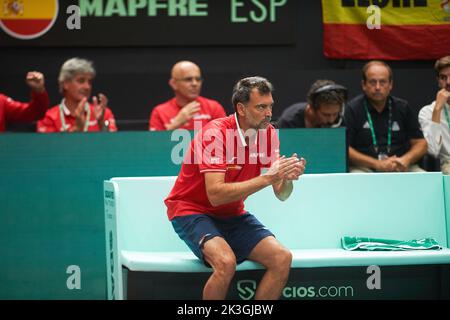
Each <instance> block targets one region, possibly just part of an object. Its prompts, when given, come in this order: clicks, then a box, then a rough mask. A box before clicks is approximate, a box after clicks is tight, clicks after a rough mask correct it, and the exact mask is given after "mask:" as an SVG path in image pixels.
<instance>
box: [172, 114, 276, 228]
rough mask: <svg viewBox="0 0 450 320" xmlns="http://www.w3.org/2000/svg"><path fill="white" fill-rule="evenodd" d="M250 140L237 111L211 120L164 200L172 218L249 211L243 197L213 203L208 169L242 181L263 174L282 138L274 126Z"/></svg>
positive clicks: (232, 214) (195, 138)
mask: <svg viewBox="0 0 450 320" xmlns="http://www.w3.org/2000/svg"><path fill="white" fill-rule="evenodd" d="M253 137H256V139H255V138H253V139H251V141H249V142H248V143H247V142H246V139H244V136H243V134H242V131H241V129H240V128H239V124H238V122H237V120H236V118H235V115H231V116H228V117H226V118H221V119H216V120H214V121H211V122H210V123H208V124H207V125H206V126H205V127H203V129H202V130H201V131H199V132H198V134H196V136H195V137H194V139H193V140H192V142H191V144H190V147H189V150H188V152H187V153H186V156H185V158H184V160H183V164H182V166H181V171H180V174H179V175H178V178H177V180H176V182H175V185H174V187H173V189H172V191H171V192H170V194H169V196H168V197H167V198H166V200H165V201H164V202H165V204H166V206H167V215H168V217H169V220H172V219H173V218H174V217H177V216H185V215H189V214H198V213H203V214H205V213H208V214H215V215H219V216H222V217H229V216H238V215H241V214H243V213H245V210H244V200H245V198H244V197H243V198H242V199H241V200H239V201H235V202H232V203H227V204H223V205H220V206H216V207H214V206H212V205H211V203H210V202H209V200H208V196H207V194H206V187H205V177H204V173H205V172H224V173H225V182H226V183H229V182H240V181H246V180H250V179H253V178H255V177H257V176H259V175H260V174H261V169H262V168H269V167H270V166H271V164H272V162H273V161H274V160H275V159H277V158H278V156H279V140H278V136H277V132H276V130H275V129H274V127H272V126H269V127H268V128H267V129H266V130H260V131H259V132H258V133H257V135H255V136H253Z"/></svg>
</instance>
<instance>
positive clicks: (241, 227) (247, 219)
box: [172, 213, 274, 267]
mask: <svg viewBox="0 0 450 320" xmlns="http://www.w3.org/2000/svg"><path fill="white" fill-rule="evenodd" d="M172 226H173V228H174V229H175V231H176V233H177V234H178V236H179V237H180V238H181V239H182V240H183V241H184V242H185V243H186V244H187V245H188V247H189V248H190V249H191V250H192V252H193V253H194V254H195V255H196V256H197V257H198V258H199V259H200V260H202V261H203V262H204V263H205V265H207V266H208V267H210V266H209V264H208V263H207V262H206V261H205V260H204V257H203V252H202V249H203V245H204V244H205V242H206V241H208V240H210V239H212V238H214V237H222V238H223V239H225V241H226V242H227V243H228V245H229V246H230V247H231V249H232V250H233V252H234V255H235V256H236V263H241V262H243V261H244V260H246V259H247V257H248V256H249V255H250V253H251V252H252V250H253V248H255V247H256V245H257V244H258V243H259V242H260V241H261V240H262V239H264V238H265V237H268V236H274V235H273V233H272V232H270V231H269V230H268V229H267V228H266V227H265V226H264V225H263V224H262V223H261V222H259V221H258V219H256V218H255V216H253V215H251V214H250V213H245V214H243V215H240V216H237V217H231V218H219V217H217V216H213V215H209V214H192V215H187V216H181V217H175V218H174V219H173V220H172Z"/></svg>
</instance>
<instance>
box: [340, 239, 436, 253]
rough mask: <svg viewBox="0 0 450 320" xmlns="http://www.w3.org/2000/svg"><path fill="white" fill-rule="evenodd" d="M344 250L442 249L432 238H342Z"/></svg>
mask: <svg viewBox="0 0 450 320" xmlns="http://www.w3.org/2000/svg"><path fill="white" fill-rule="evenodd" d="M341 243H342V248H344V249H345V250H364V251H404V250H440V249H442V247H441V246H440V245H439V244H438V243H437V241H436V240H435V239H433V238H424V239H415V240H408V241H402V240H390V239H376V238H366V237H342V239H341Z"/></svg>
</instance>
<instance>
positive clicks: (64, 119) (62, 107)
mask: <svg viewBox="0 0 450 320" xmlns="http://www.w3.org/2000/svg"><path fill="white" fill-rule="evenodd" d="M63 103H64V100H63V101H62V102H61V103H60V105H59V116H60V118H61V126H62V131H67V125H66V118H65V117H64V111H63V109H64V106H63ZM84 110H85V111H86V112H87V114H86V122H85V123H84V129H83V131H84V132H87V131H88V127H89V121H90V119H91V108H89V105H88V104H87V102H86V104H85V106H84Z"/></svg>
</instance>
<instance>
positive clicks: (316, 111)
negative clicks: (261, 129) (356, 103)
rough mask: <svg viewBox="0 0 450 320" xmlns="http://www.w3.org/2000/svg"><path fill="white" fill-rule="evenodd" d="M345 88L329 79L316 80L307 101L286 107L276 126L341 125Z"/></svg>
mask: <svg viewBox="0 0 450 320" xmlns="http://www.w3.org/2000/svg"><path fill="white" fill-rule="evenodd" d="M346 100H347V89H346V88H345V87H343V86H341V85H338V84H335V83H334V81H331V80H317V81H316V82H314V83H313V84H312V86H311V88H310V89H309V92H308V97H307V101H308V102H298V103H295V104H293V105H291V106H290V107H288V108H287V109H286V110H284V112H283V113H282V115H281V117H280V118H279V119H278V121H277V127H278V128H335V127H340V126H342V124H343V123H342V120H343V119H342V112H343V109H344V104H345V102H346Z"/></svg>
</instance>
